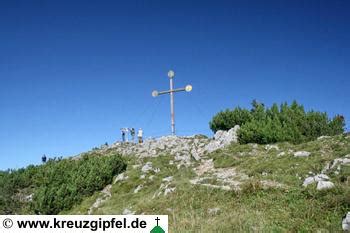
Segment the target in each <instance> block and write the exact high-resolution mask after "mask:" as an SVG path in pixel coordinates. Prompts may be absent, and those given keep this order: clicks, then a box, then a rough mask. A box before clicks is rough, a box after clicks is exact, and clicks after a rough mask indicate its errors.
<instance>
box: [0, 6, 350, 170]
mask: <svg viewBox="0 0 350 233" xmlns="http://www.w3.org/2000/svg"><path fill="white" fill-rule="evenodd" d="M349 9H350V1H348V0H343V1H337V0H332V1H331V0H329V1H326V0H325V1H317V0H315V1H305V0H293V1H291V0H275V1H269V0H267V1H261V0H256V1H243V0H242V1H189V0H186V1H179V0H176V1H87V0H85V1H43V0H41V1H36V0H32V1H25V0H23V1H17V0H11V1H1V2H0V80H1V83H0V169H6V168H9V167H11V168H19V167H22V166H26V165H28V164H30V163H34V164H37V163H39V162H40V158H41V155H42V154H44V153H45V154H47V155H48V156H50V157H51V156H69V155H75V154H78V153H80V152H83V151H87V150H89V149H91V148H92V147H94V146H99V145H100V144H103V143H104V142H108V143H113V142H115V141H116V140H120V137H121V136H120V132H119V129H120V127H125V126H129V127H135V128H139V127H142V128H143V129H144V132H145V136H146V137H150V136H161V135H166V134H169V133H170V116H169V115H170V113H169V97H168V96H161V97H159V98H152V97H151V92H152V90H153V89H158V90H164V89H167V88H168V87H169V80H168V78H167V76H166V74H167V71H168V69H170V68H171V69H174V70H175V72H176V77H175V86H176V87H182V86H184V85H186V84H189V83H190V84H192V85H193V91H192V92H191V93H178V94H176V96H175V108H176V127H177V130H178V134H180V135H189V134H195V133H203V134H207V135H211V132H210V130H209V127H208V122H209V120H210V119H211V117H212V116H213V115H214V114H215V113H216V112H218V111H220V110H222V109H224V108H233V107H235V106H241V107H250V102H251V101H252V100H253V99H257V100H259V101H261V102H264V103H265V104H266V105H268V106H270V105H271V104H272V103H273V102H277V103H281V102H283V101H288V102H291V101H292V100H294V99H296V100H297V101H298V102H300V103H302V104H304V106H305V108H306V109H307V110H310V109H315V110H320V111H326V112H327V113H328V114H329V115H330V116H334V115H335V114H337V113H339V114H343V115H344V116H345V118H346V120H347V127H349V123H350V121H349V119H350V108H349V107H350V104H349V102H350V98H349V86H350V79H349V75H350V66H349V62H350V29H349V25H350V14H349Z"/></svg>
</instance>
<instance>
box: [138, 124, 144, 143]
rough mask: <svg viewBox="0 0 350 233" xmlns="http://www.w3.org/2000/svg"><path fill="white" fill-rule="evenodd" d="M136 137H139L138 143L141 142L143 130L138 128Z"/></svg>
mask: <svg viewBox="0 0 350 233" xmlns="http://www.w3.org/2000/svg"><path fill="white" fill-rule="evenodd" d="M137 138H138V139H139V143H142V142H143V131H142V129H141V128H140V129H139V131H138V132H137Z"/></svg>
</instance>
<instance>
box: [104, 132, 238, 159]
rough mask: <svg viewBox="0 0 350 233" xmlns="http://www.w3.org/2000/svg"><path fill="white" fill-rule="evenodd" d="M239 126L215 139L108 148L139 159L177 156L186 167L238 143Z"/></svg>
mask: <svg viewBox="0 0 350 233" xmlns="http://www.w3.org/2000/svg"><path fill="white" fill-rule="evenodd" d="M238 130H239V126H238V125H236V126H235V127H234V128H232V129H230V130H229V131H222V130H219V131H217V132H216V134H215V135H214V139H209V138H206V137H204V136H199V135H195V136H189V137H178V136H164V137H160V138H158V139H148V140H145V142H144V143H142V144H137V143H131V142H124V143H121V142H116V143H114V144H113V145H111V146H110V147H108V148H104V149H103V150H107V149H109V148H113V149H114V150H116V151H117V152H118V153H120V154H122V155H137V156H138V157H141V158H143V157H157V156H159V155H160V154H172V155H175V160H181V161H182V164H183V165H184V166H188V165H189V164H190V162H191V159H194V160H196V161H199V160H201V157H202V156H203V155H204V154H206V153H211V152H213V151H215V150H217V149H220V148H223V147H225V146H227V145H230V144H231V143H236V142H237V141H238V136H237V132H238Z"/></svg>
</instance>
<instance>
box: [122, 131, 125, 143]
mask: <svg viewBox="0 0 350 233" xmlns="http://www.w3.org/2000/svg"><path fill="white" fill-rule="evenodd" d="M122 141H123V142H125V130H124V129H122Z"/></svg>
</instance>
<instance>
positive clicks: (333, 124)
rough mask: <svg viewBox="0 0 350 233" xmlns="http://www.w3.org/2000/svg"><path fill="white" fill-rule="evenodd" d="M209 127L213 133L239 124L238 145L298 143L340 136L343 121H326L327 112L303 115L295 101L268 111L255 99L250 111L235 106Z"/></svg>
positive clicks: (222, 113) (215, 117)
mask: <svg viewBox="0 0 350 233" xmlns="http://www.w3.org/2000/svg"><path fill="white" fill-rule="evenodd" d="M209 125H210V128H211V130H212V131H213V132H216V131H217V130H228V129H230V128H233V127H234V126H235V125H240V126H241V129H240V130H239V133H238V138H239V142H240V143H260V144H266V143H275V142H282V141H288V142H292V143H301V142H305V141H310V140H314V139H316V138H317V137H319V136H322V135H336V134H340V133H343V132H344V127H345V120H344V117H343V116H339V115H338V116H336V117H334V118H333V119H329V118H328V116H327V114H326V113H322V112H316V111H309V112H306V111H305V110H304V107H303V106H302V105H299V104H298V103H297V102H296V101H294V102H293V103H292V104H291V105H288V104H287V103H283V104H281V105H280V107H278V105H277V104H273V105H272V107H271V108H266V107H265V106H264V104H262V103H258V102H257V101H255V100H254V101H253V102H252V109H251V110H247V109H242V108H239V107H237V108H235V109H233V110H228V109H227V110H225V111H221V112H219V113H218V114H216V115H215V116H214V117H213V119H212V120H211V122H210V123H209Z"/></svg>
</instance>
